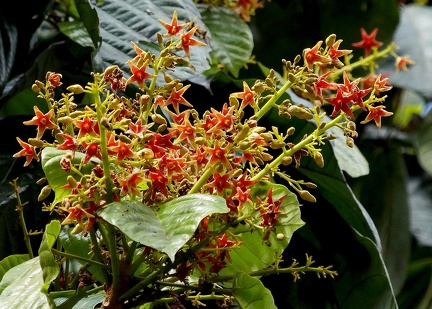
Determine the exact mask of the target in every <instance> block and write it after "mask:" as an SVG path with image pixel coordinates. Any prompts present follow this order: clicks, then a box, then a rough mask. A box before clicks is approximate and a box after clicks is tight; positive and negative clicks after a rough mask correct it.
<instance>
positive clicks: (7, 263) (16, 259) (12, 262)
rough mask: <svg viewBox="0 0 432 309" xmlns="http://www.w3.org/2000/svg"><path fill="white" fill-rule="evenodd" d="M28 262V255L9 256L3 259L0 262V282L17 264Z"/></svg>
mask: <svg viewBox="0 0 432 309" xmlns="http://www.w3.org/2000/svg"><path fill="white" fill-rule="evenodd" d="M28 260H29V255H28V254H14V255H9V256H8V257H5V258H4V259H3V260H1V261H0V281H1V280H2V278H3V276H4V275H5V274H6V272H7V271H8V270H9V269H11V268H13V267H15V266H17V265H19V264H22V263H24V262H25V261H28Z"/></svg>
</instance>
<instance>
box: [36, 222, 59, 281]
mask: <svg viewBox="0 0 432 309" xmlns="http://www.w3.org/2000/svg"><path fill="white" fill-rule="evenodd" d="M60 228H61V226H60V221H58V220H52V221H51V222H50V223H48V224H47V225H46V228H45V232H44V234H43V236H42V241H41V244H40V247H39V258H40V265H41V267H42V273H43V279H44V282H45V283H48V284H49V283H50V282H51V281H53V280H54V279H55V278H56V277H57V276H58V274H59V273H60V268H59V266H58V264H57V261H56V260H55V259H54V256H53V254H52V253H51V248H52V247H53V246H54V244H55V242H56V240H57V237H58V236H59V234H60Z"/></svg>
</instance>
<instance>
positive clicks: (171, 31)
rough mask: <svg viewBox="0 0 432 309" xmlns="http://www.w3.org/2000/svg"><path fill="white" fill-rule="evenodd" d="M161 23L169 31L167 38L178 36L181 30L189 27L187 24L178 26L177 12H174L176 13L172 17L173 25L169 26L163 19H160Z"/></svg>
mask: <svg viewBox="0 0 432 309" xmlns="http://www.w3.org/2000/svg"><path fill="white" fill-rule="evenodd" d="M159 22H160V23H161V24H162V26H164V27H165V29H166V30H167V33H166V34H165V36H174V35H178V33H179V32H180V30H181V29H183V28H184V27H185V26H186V25H187V24H182V25H179V24H178V19H177V11H174V13H173V16H172V19H171V24H168V23H166V22H164V21H163V20H161V19H159Z"/></svg>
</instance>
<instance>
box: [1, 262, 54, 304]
mask: <svg viewBox="0 0 432 309" xmlns="http://www.w3.org/2000/svg"><path fill="white" fill-rule="evenodd" d="M43 285H44V280H43V275H42V268H41V267H40V260H39V257H36V258H33V259H31V260H28V261H26V262H24V263H22V264H20V265H18V266H15V267H14V268H12V269H10V270H9V271H8V272H7V273H6V274H5V275H4V276H3V279H2V281H1V282H0V304H1V305H2V307H3V308H38V309H39V308H40V309H42V308H43V309H44V308H50V306H49V302H48V298H47V296H46V295H45V294H44V293H42V292H41V288H42V286H43Z"/></svg>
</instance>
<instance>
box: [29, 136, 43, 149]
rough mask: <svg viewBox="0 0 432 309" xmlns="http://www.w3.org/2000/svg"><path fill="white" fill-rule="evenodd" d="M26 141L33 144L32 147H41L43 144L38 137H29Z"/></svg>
mask: <svg viewBox="0 0 432 309" xmlns="http://www.w3.org/2000/svg"><path fill="white" fill-rule="evenodd" d="M28 142H29V144H30V145H32V146H34V147H39V148H40V147H43V146H44V142H43V141H41V140H40V139H37V138H29V139H28Z"/></svg>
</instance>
